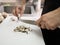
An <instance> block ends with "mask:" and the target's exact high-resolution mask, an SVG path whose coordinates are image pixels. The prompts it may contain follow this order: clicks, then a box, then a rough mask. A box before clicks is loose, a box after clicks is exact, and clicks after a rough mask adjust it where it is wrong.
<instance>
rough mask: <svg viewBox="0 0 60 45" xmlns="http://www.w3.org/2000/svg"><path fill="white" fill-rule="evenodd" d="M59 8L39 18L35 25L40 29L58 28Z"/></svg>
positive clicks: (59, 20)
mask: <svg viewBox="0 0 60 45" xmlns="http://www.w3.org/2000/svg"><path fill="white" fill-rule="evenodd" d="M59 11H60V8H59V9H57V10H54V11H51V12H49V13H46V14H44V15H43V16H41V18H40V19H38V20H37V25H38V26H40V27H41V28H42V29H48V30H50V29H51V30H54V29H56V28H57V27H58V26H60V12H59Z"/></svg>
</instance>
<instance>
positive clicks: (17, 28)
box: [14, 25, 32, 34]
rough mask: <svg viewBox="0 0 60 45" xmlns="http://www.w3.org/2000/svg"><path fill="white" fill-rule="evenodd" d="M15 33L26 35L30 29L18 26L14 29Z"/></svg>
mask: <svg viewBox="0 0 60 45" xmlns="http://www.w3.org/2000/svg"><path fill="white" fill-rule="evenodd" d="M14 31H15V32H22V33H27V34H28V31H32V30H31V29H30V27H25V26H23V25H22V26H18V27H16V28H15V29H14Z"/></svg>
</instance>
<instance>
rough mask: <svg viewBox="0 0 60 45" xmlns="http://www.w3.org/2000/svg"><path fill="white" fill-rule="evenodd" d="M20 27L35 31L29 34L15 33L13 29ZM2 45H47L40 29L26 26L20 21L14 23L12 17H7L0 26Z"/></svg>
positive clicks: (0, 44) (0, 42) (0, 41)
mask: <svg viewBox="0 0 60 45" xmlns="http://www.w3.org/2000/svg"><path fill="white" fill-rule="evenodd" d="M19 25H24V26H27V27H30V28H31V29H33V31H31V32H29V34H26V33H21V32H14V31H13V29H14V28H15V27H17V26H19ZM0 45H45V44H44V40H43V37H42V33H41V30H40V28H39V27H37V26H35V25H30V24H26V23H23V22H20V21H18V22H17V21H12V20H11V16H10V17H9V16H8V17H7V18H6V19H5V20H4V21H3V23H1V24H0Z"/></svg>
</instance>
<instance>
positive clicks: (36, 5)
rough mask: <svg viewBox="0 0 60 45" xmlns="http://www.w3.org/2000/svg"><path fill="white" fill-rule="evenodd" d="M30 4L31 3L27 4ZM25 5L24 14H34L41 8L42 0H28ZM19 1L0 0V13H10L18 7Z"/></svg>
mask: <svg viewBox="0 0 60 45" xmlns="http://www.w3.org/2000/svg"><path fill="white" fill-rule="evenodd" d="M29 1H30V2H32V3H29ZM29 1H28V2H27V4H26V8H25V12H24V14H31V13H33V12H35V11H36V10H40V9H41V8H43V5H44V0H29ZM20 2H21V1H19V0H0V13H1V12H7V13H12V9H13V8H14V7H15V6H16V4H17V3H18V5H20Z"/></svg>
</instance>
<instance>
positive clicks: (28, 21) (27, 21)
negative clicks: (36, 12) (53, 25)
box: [21, 19, 36, 25]
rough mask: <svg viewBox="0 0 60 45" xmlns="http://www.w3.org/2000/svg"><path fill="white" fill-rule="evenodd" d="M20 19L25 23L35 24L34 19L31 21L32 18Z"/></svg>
mask: <svg viewBox="0 0 60 45" xmlns="http://www.w3.org/2000/svg"><path fill="white" fill-rule="evenodd" d="M21 21H22V22H24V23H27V24H31V25H36V23H35V21H33V20H22V19H21Z"/></svg>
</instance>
